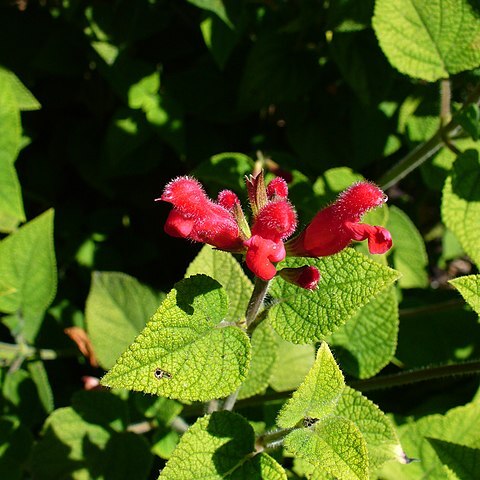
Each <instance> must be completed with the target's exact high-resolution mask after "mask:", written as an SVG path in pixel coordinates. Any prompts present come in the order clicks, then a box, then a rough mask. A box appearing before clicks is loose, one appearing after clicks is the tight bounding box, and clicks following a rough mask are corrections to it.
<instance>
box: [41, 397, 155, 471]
mask: <svg viewBox="0 0 480 480" xmlns="http://www.w3.org/2000/svg"><path fill="white" fill-rule="evenodd" d="M91 393H93V392H88V394H89V395H88V396H85V395H84V396H82V398H78V399H77V400H76V402H75V404H74V408H72V407H66V408H60V409H58V410H55V411H54V412H53V413H52V414H51V415H50V416H49V417H48V419H47V421H46V422H45V425H44V428H43V433H42V438H41V439H40V441H39V442H38V443H37V444H36V445H35V447H34V449H33V455H32V471H33V474H34V478H36V479H38V480H58V479H59V478H71V479H74V480H85V479H87V478H108V479H109V480H110V479H111V480H115V479H118V480H121V479H124V478H146V477H147V475H148V472H149V470H150V465H151V462H152V455H151V453H150V451H149V448H150V447H149V445H148V442H147V441H146V440H145V439H144V438H143V437H142V436H140V435H137V434H135V433H133V432H127V431H125V430H124V429H123V428H121V425H120V424H119V423H118V420H117V423H116V424H115V423H112V419H115V418H117V417H118V416H119V415H120V416H121V415H122V406H121V405H120V403H119V400H118V399H116V398H115V397H114V396H113V395H110V394H106V393H105V392H94V393H96V395H91ZM98 393H100V395H98ZM96 404H99V405H101V406H102V408H101V409H96V408H95V406H96ZM112 426H113V428H112Z"/></svg>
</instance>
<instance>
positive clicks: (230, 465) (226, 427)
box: [159, 411, 287, 480]
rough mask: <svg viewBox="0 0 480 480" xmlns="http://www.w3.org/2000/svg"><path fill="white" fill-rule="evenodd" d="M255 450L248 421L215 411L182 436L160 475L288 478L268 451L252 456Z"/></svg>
mask: <svg viewBox="0 0 480 480" xmlns="http://www.w3.org/2000/svg"><path fill="white" fill-rule="evenodd" d="M254 451H255V448H254V432H253V428H252V427H251V426H250V424H249V423H248V422H247V420H246V419H245V418H243V417H242V416H240V415H238V414H236V413H232V412H228V411H224V412H215V413H213V414H212V415H207V416H205V417H203V418H200V419H198V420H197V421H196V422H195V424H194V425H192V426H191V427H190V428H189V430H188V431H187V432H186V433H185V434H184V435H183V437H182V439H181V440H180V443H179V444H178V447H177V448H176V449H175V451H174V453H173V455H172V457H171V459H170V460H169V461H168V463H167V465H166V467H165V468H164V469H163V470H162V473H161V475H160V477H159V478H160V479H165V480H168V479H171V480H194V479H200V478H201V479H209V480H215V479H229V480H242V479H247V478H248V479H249V480H250V479H251V480H261V479H264V480H286V478H287V476H286V474H285V472H284V470H283V468H282V467H281V466H280V465H279V464H278V463H277V462H276V461H275V460H274V459H273V458H271V457H269V456H268V455H267V454H265V453H260V454H257V455H255V456H253V455H252V454H253V453H254ZM187 465H188V468H186V466H187Z"/></svg>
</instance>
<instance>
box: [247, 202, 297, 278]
mask: <svg viewBox="0 0 480 480" xmlns="http://www.w3.org/2000/svg"><path fill="white" fill-rule="evenodd" d="M296 227H297V215H296V213H295V210H294V209H293V207H292V205H291V204H290V203H289V202H288V201H286V200H276V201H271V202H269V203H267V204H266V205H265V206H264V207H263V208H262V209H261V210H260V212H259V213H258V215H257V217H256V219H255V223H254V224H253V226H252V237H251V238H250V239H249V240H247V241H246V242H244V243H243V244H244V245H245V246H246V247H247V249H248V250H247V256H246V262H247V266H248V268H249V269H250V270H251V271H252V272H253V273H254V274H255V275H256V276H257V277H260V278H261V279H263V280H270V279H272V278H273V277H274V276H275V274H276V268H275V266H274V265H273V263H272V262H280V261H281V260H283V259H284V258H285V247H284V245H283V240H284V239H285V238H287V237H289V236H290V235H291V234H292V233H293V232H294V231H295V228H296Z"/></svg>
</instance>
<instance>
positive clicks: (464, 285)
mask: <svg viewBox="0 0 480 480" xmlns="http://www.w3.org/2000/svg"><path fill="white" fill-rule="evenodd" d="M448 283H451V284H452V285H453V286H454V287H455V288H456V289H457V290H458V291H459V292H460V294H461V295H462V297H463V298H464V299H465V301H466V302H467V303H468V304H469V305H470V306H471V307H472V308H473V309H474V310H475V311H476V312H477V313H478V315H480V275H467V276H465V277H458V278H454V279H453V280H449V282H448Z"/></svg>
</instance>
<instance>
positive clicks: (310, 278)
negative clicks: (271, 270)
mask: <svg viewBox="0 0 480 480" xmlns="http://www.w3.org/2000/svg"><path fill="white" fill-rule="evenodd" d="M278 275H280V276H281V277H282V278H283V279H284V280H286V281H287V282H289V283H293V284H294V285H297V286H298V287H301V288H305V289H307V290H316V289H317V288H318V282H319V281H320V271H319V270H318V268H317V267H314V266H313V265H305V266H303V267H298V268H282V269H281V270H280V271H279V272H278Z"/></svg>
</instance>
